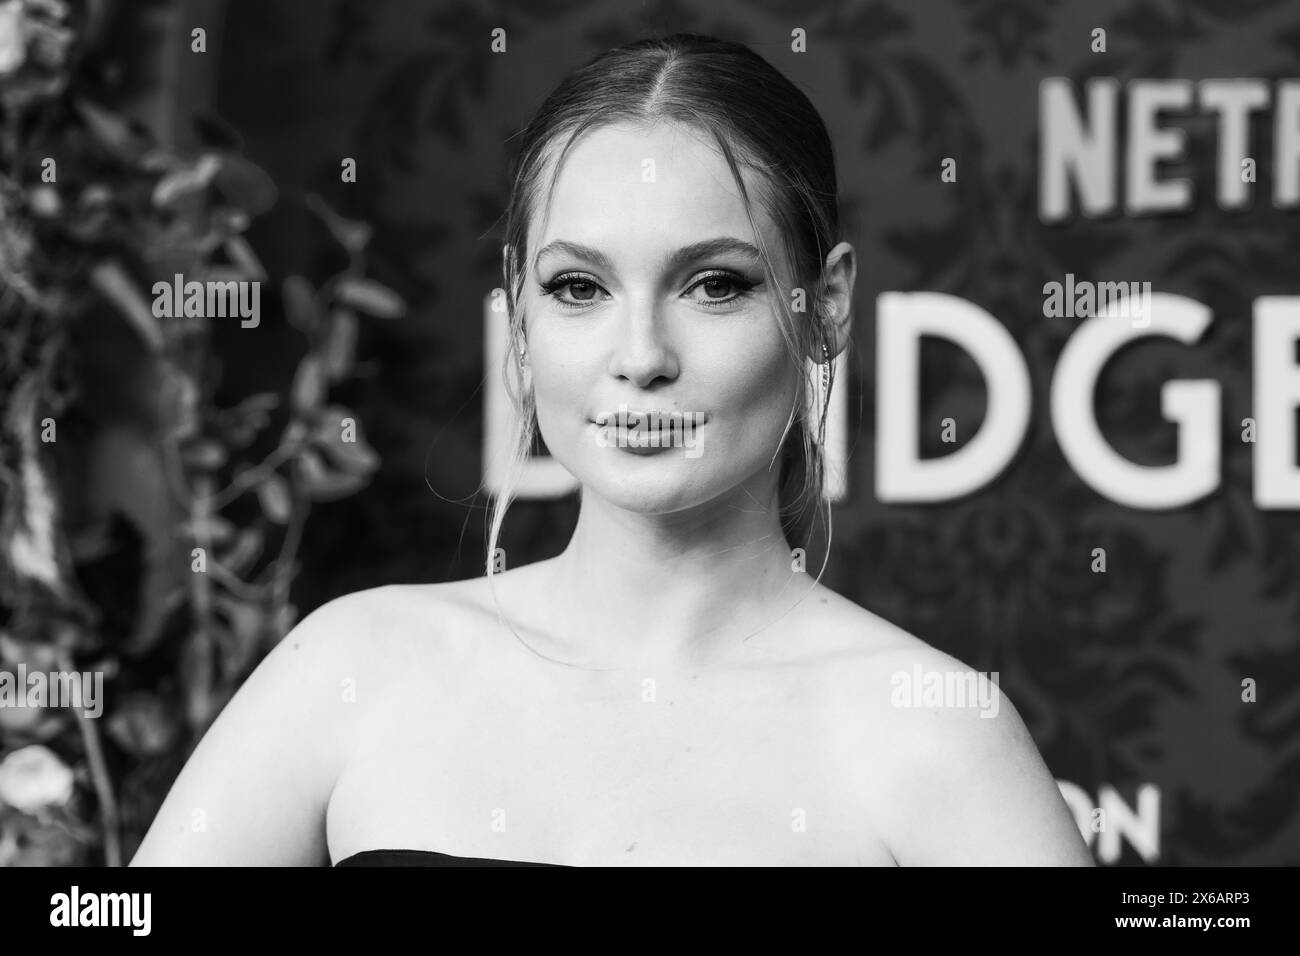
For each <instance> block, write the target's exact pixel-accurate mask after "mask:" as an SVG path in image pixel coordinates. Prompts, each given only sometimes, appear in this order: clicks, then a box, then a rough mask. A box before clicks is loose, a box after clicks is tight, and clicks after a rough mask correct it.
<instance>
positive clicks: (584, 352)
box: [522, 124, 802, 514]
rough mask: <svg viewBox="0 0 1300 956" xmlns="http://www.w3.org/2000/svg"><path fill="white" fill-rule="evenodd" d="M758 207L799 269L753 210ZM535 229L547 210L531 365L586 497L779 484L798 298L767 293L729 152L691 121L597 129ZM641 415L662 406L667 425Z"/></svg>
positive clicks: (632, 501)
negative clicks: (790, 317) (792, 316)
mask: <svg viewBox="0 0 1300 956" xmlns="http://www.w3.org/2000/svg"><path fill="white" fill-rule="evenodd" d="M745 175H746V177H747V178H746V181H745V188H746V190H747V191H749V194H750V196H751V197H753V196H754V195H755V194H756V189H757V186H758V184H757V182H756V181H755V180H754V179H753V178H751V174H750V173H748V172H746V173H745ZM755 218H756V219H757V221H758V224H759V227H760V228H761V229H762V231H763V235H762V243H763V244H765V245H766V247H767V249H768V250H769V252H770V254H771V255H772V256H774V257H775V258H774V265H775V266H776V269H777V274H778V275H779V276H788V274H789V273H788V268H787V265H786V263H785V262H784V260H783V258H782V252H781V249H780V246H781V244H780V242H779V241H778V233H777V232H776V230H775V227H774V225H773V224H772V223H771V222H770V221H768V219H767V216H766V214H765V213H762V212H761V210H760V209H758V208H757V204H756V208H755ZM541 226H542V222H541V217H539V216H536V215H535V216H534V218H533V222H532V223H531V224H530V234H529V237H528V245H527V248H528V249H529V250H537V252H536V254H535V255H536V258H534V259H533V262H534V263H535V268H533V269H530V271H529V273H528V276H527V281H526V282H525V289H524V292H523V297H522V298H523V302H524V306H525V310H526V311H525V315H526V322H527V360H528V363H529V366H530V371H531V377H532V384H533V390H534V395H535V398H536V407H537V420H538V427H539V428H540V430H541V433H542V437H543V439H544V440H545V441H546V445H547V448H548V450H549V451H550V453H551V454H552V455H553V456H554V457H555V458H556V459H557V460H558V461H559V462H560V463H561V464H562V465H564V467H565V468H567V469H568V470H569V471H570V472H571V473H572V474H573V475H574V476H575V477H576V478H577V479H578V480H579V481H580V482H581V483H582V485H583V487H584V493H585V494H590V493H595V494H597V495H599V496H601V497H603V498H605V499H606V500H608V501H610V502H611V503H613V504H615V505H617V506H619V507H622V508H625V509H628V510H631V511H635V512H638V513H643V514H667V513H671V512H675V511H679V510H682V509H685V508H690V507H692V506H696V505H699V504H702V503H705V502H708V501H710V500H712V499H714V498H717V497H718V496H720V495H723V494H725V493H726V492H728V491H731V490H733V489H735V488H736V487H737V486H739V485H741V484H742V483H746V482H749V484H748V485H747V488H746V491H747V492H748V493H750V494H753V493H755V492H757V491H760V490H762V489H763V488H764V487H765V485H766V483H767V482H769V481H770V482H772V483H773V485H774V482H775V479H776V477H777V475H776V470H777V469H776V468H775V467H771V463H772V460H773V457H774V455H775V454H776V451H777V448H778V446H779V443H780V441H781V438H782V435H783V433H784V432H785V430H786V426H787V424H788V423H789V420H790V413H791V410H792V408H793V407H794V404H795V402H796V399H798V398H800V397H801V395H802V391H801V388H802V385H801V382H800V379H799V372H798V370H797V369H796V367H795V366H794V364H793V363H792V362H791V360H790V355H789V352H788V350H787V348H786V346H785V342H784V340H783V339H782V337H781V332H780V328H779V326H778V319H777V312H776V303H777V301H778V299H777V297H778V296H780V295H788V294H789V291H788V290H778V289H772V288H769V283H768V281H767V279H766V277H765V275H764V272H763V268H762V260H761V259H760V258H759V256H758V253H757V250H758V248H759V245H760V240H759V237H757V236H755V234H754V229H753V227H752V226H751V225H750V222H749V218H748V216H747V215H746V213H745V207H744V204H743V202H742V200H741V197H740V193H739V191H738V190H737V188H736V186H735V183H734V182H733V180H732V176H731V172H730V170H729V168H728V167H727V164H726V161H725V160H724V159H723V158H722V156H721V155H720V154H719V153H717V152H716V150H715V149H714V148H711V147H710V146H708V145H706V144H705V143H703V142H701V141H700V139H699V138H698V137H697V136H696V135H695V134H694V133H693V132H692V131H691V130H689V129H688V128H686V127H683V126H681V125H670V124H663V125H659V126H656V127H654V128H653V129H649V130H646V129H638V128H633V127H630V126H613V127H606V128H603V129H598V130H595V131H593V132H591V133H588V134H586V135H585V136H584V137H583V138H582V139H581V140H579V141H578V143H576V144H575V145H574V147H573V148H572V149H571V150H570V152H569V155H568V157H567V158H566V160H565V163H564V166H563V168H562V169H561V170H560V174H559V178H558V180H557V181H556V184H555V190H554V194H553V199H552V204H551V207H550V214H549V217H548V218H547V219H546V221H545V232H544V234H542V235H536V234H535V231H536V230H538V229H539V228H540V227H541ZM701 244H708V245H701ZM783 281H788V280H783ZM621 412H622V414H621ZM636 413H659V414H660V415H661V416H662V417H661V418H660V419H659V424H658V427H657V429H656V428H655V427H654V423H653V420H651V419H647V418H646V417H644V415H643V416H642V417H640V420H639V421H638V415H637V414H636ZM620 425H625V426H628V427H624V428H620V427H619V426H620ZM655 438H657V439H658V443H659V444H658V447H654V446H653V445H650V446H649V447H644V446H643V445H642V443H644V442H648V441H653V440H654V439H655ZM769 468H770V470H771V475H770V478H769V477H767V476H768V473H769ZM751 479H755V481H751Z"/></svg>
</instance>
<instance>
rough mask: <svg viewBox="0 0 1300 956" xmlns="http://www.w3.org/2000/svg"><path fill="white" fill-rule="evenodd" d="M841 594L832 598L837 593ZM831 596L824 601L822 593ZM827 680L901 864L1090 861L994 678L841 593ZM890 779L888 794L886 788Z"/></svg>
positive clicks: (832, 612)
mask: <svg viewBox="0 0 1300 956" xmlns="http://www.w3.org/2000/svg"><path fill="white" fill-rule="evenodd" d="M828 595H833V592H828ZM824 596H826V595H824ZM826 597H827V601H826V604H825V605H824V606H823V607H824V608H825V609H826V611H827V615H828V617H827V624H826V626H827V627H828V629H830V630H832V631H833V632H834V637H833V643H834V644H835V645H836V646H839V647H842V651H841V652H840V653H839V654H836V655H835V656H834V658H832V659H830V660H829V666H828V668H827V671H828V672H831V671H833V676H828V678H827V683H828V684H829V685H830V686H831V687H832V691H831V697H832V699H833V700H834V701H835V702H836V705H835V706H837V707H838V708H839V713H840V718H841V726H844V727H847V728H850V730H849V732H848V733H846V735H845V739H846V741H849V742H851V746H850V747H849V748H848V750H847V752H846V762H847V763H848V764H849V765H850V766H852V767H854V768H855V772H856V773H857V774H858V775H859V777H860V779H861V782H862V784H863V787H864V792H871V793H873V794H874V796H873V797H872V800H873V801H874V806H875V810H876V813H877V815H878V817H879V819H881V820H882V822H883V827H882V828H883V830H884V831H885V832H888V833H891V834H893V839H892V840H891V842H890V850H891V852H892V853H893V854H894V856H895V858H896V859H897V860H898V861H899V862H900V863H904V864H907V863H918V864H946V863H972V864H979V863H991V864H1003V863H1005V864H1016V863H1032V864H1039V865H1084V866H1087V865H1091V862H1092V860H1091V856H1090V855H1089V854H1088V852H1087V848H1086V844H1084V842H1083V840H1082V837H1081V835H1080V833H1079V831H1078V829H1077V827H1076V825H1075V823H1074V820H1073V817H1072V816H1071V814H1070V812H1069V810H1068V807H1067V806H1066V804H1065V802H1064V800H1063V799H1062V797H1061V794H1060V791H1059V789H1058V788H1057V786H1056V782H1055V780H1054V779H1053V777H1052V775H1051V773H1050V772H1049V770H1048V768H1047V766H1046V764H1045V763H1044V761H1043V759H1042V756H1041V754H1040V753H1039V751H1038V748H1037V746H1036V745H1035V743H1034V740H1033V738H1032V737H1031V735H1030V733H1029V730H1028V728H1027V727H1026V725H1025V722H1024V720H1023V719H1022V718H1021V716H1020V713H1019V712H1018V711H1017V709H1016V707H1015V706H1014V705H1013V704H1012V702H1011V700H1010V699H1009V698H1008V697H1007V696H1006V694H1005V693H1004V692H1003V690H1002V687H1001V679H1000V674H999V673H998V672H997V671H977V670H975V669H973V668H972V667H970V666H969V665H968V664H967V663H965V662H964V661H962V660H961V659H960V658H958V657H957V656H954V655H952V654H949V653H946V652H944V651H941V650H939V649H938V648H936V647H934V646H932V645H930V644H928V643H927V642H926V641H924V640H923V639H922V638H920V637H918V636H917V635H914V634H912V633H910V632H908V631H907V630H905V629H904V628H901V627H899V626H897V625H895V624H892V623H890V622H889V621H886V620H885V619H884V618H882V617H879V616H878V615H875V614H873V613H871V612H870V611H867V610H866V609H865V608H862V607H860V606H858V605H856V604H854V603H853V602H851V601H848V600H847V599H844V598H840V597H839V596H838V595H834V596H826ZM882 779H888V780H890V781H892V783H891V785H890V786H889V787H886V788H881V787H880V786H879V781H880V780H882Z"/></svg>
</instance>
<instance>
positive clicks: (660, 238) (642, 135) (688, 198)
mask: <svg viewBox="0 0 1300 956" xmlns="http://www.w3.org/2000/svg"><path fill="white" fill-rule="evenodd" d="M555 153H556V154H558V150H556V151H555ZM554 162H555V156H554V154H553V156H552V158H551V159H550V160H549V161H548V170H547V173H548V176H547V179H548V180H549V177H550V174H551V170H553V169H554ZM741 172H742V175H743V176H744V178H745V189H746V191H747V192H748V193H749V197H750V201H751V203H752V208H753V215H754V220H755V223H756V224H757V226H758V228H759V230H760V231H761V233H762V235H761V236H755V233H754V225H752V224H751V222H750V218H749V215H748V214H747V212H746V208H745V201H744V199H743V198H742V196H741V193H740V190H739V189H738V188H737V186H736V182H735V179H734V177H733V176H732V173H731V169H730V167H729V166H728V165H727V161H726V159H725V158H724V157H723V156H722V154H721V153H720V152H719V151H718V149H717V147H716V146H713V145H711V144H710V143H709V142H707V141H706V139H705V138H704V137H703V136H701V135H700V134H698V133H697V132H696V131H694V130H692V129H690V128H688V127H685V126H683V125H682V124H666V123H665V124H659V125H657V126H654V127H650V128H644V127H632V126H627V125H619V126H609V127H602V128H599V129H596V130H592V131H591V132H589V133H586V134H585V135H584V136H582V137H581V138H580V139H579V140H578V141H577V142H576V143H574V145H573V146H572V148H571V149H570V150H569V153H568V155H567V156H566V157H565V159H564V163H563V165H562V166H561V167H560V169H559V174H558V176H555V179H554V188H553V191H552V194H551V201H550V206H549V209H548V210H547V211H546V215H545V216H535V217H534V221H533V222H532V223H530V228H529V233H530V236H529V248H530V249H533V250H540V249H542V248H543V247H545V246H546V245H548V244H550V243H552V242H554V241H556V240H562V241H567V242H572V243H576V244H579V245H584V246H589V247H592V248H602V249H604V250H606V251H607V254H608V255H609V256H610V257H611V258H616V257H618V255H619V250H625V251H627V252H629V253H631V254H635V255H636V256H638V257H643V256H652V257H655V258H657V257H658V256H657V253H659V252H663V253H665V254H671V253H672V252H673V251H675V250H677V249H679V248H682V247H684V246H687V245H690V244H692V243H695V242H699V241H702V240H705V239H709V238H713V237H716V236H724V235H725V236H731V237H734V238H737V239H741V240H743V241H745V242H748V243H750V244H752V245H755V246H760V247H762V246H764V245H765V246H767V247H768V249H769V251H771V252H772V254H774V255H775V254H776V249H775V248H774V247H775V246H777V245H779V244H777V243H775V239H776V234H775V230H774V229H773V226H772V223H771V222H770V219H769V217H768V215H767V212H766V211H765V209H764V208H763V205H762V203H761V202H759V201H758V200H759V195H760V192H761V187H762V184H761V182H760V180H759V178H758V177H757V176H756V175H755V174H754V173H753V171H752V170H748V169H746V168H745V167H744V166H742V167H741ZM545 199H546V197H545V196H544V195H543V196H542V197H541V200H542V201H543V202H545ZM539 228H540V229H541V233H540V234H539V233H538V231H537V230H538V229H539Z"/></svg>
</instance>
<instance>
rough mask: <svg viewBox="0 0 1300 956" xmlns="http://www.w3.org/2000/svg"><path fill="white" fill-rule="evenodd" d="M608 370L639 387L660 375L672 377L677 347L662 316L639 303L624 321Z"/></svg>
mask: <svg viewBox="0 0 1300 956" xmlns="http://www.w3.org/2000/svg"><path fill="white" fill-rule="evenodd" d="M609 371H610V374H612V375H615V376H617V377H618V378H624V379H627V381H629V382H630V383H632V384H633V385H635V386H637V387H638V388H648V387H649V386H650V385H651V384H653V383H654V382H655V381H656V380H657V379H660V378H662V379H665V380H668V381H671V380H672V379H675V378H676V377H677V374H678V364H677V353H676V350H675V349H674V348H673V346H672V343H671V341H670V338H669V335H668V330H667V328H665V325H664V318H663V316H662V315H661V314H658V313H657V312H656V310H655V309H654V308H653V307H650V306H646V307H638V308H637V309H636V310H635V312H634V314H632V315H630V316H629V318H628V321H627V322H625V323H623V325H622V327H621V334H620V335H619V339H618V341H617V342H616V343H615V345H614V350H613V353H612V355H611V358H610V368H609Z"/></svg>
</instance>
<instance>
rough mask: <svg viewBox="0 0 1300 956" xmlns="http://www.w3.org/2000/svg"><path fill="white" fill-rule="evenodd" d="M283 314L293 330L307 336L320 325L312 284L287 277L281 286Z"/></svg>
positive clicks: (301, 278)
mask: <svg viewBox="0 0 1300 956" xmlns="http://www.w3.org/2000/svg"><path fill="white" fill-rule="evenodd" d="M281 296H282V298H283V299H284V314H285V317H286V318H287V319H288V320H289V323H290V324H291V325H293V326H294V328H297V329H301V330H302V331H303V332H306V333H307V334H308V335H311V334H312V332H314V331H315V330H316V326H317V325H318V324H319V323H320V310H319V309H317V308H316V295H315V290H314V289H313V288H312V284H311V283H310V282H308V281H307V280H306V279H304V278H303V277H302V276H299V275H292V276H288V277H287V278H286V279H285V280H284V284H283V285H282V286H281Z"/></svg>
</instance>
